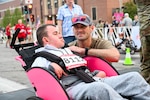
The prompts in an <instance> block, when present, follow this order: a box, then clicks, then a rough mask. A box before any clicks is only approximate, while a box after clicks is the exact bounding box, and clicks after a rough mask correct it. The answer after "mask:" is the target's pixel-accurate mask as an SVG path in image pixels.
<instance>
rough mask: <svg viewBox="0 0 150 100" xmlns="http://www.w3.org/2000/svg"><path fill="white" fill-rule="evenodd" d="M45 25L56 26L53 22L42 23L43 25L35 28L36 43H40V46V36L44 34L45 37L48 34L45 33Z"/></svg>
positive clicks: (41, 42)
mask: <svg viewBox="0 0 150 100" xmlns="http://www.w3.org/2000/svg"><path fill="white" fill-rule="evenodd" d="M47 26H54V27H56V25H53V24H44V25H42V26H40V27H39V28H38V29H37V32H36V37H37V41H38V44H39V45H41V46H43V41H42V38H43V37H44V36H46V37H47V36H48V35H47V30H46V28H47Z"/></svg>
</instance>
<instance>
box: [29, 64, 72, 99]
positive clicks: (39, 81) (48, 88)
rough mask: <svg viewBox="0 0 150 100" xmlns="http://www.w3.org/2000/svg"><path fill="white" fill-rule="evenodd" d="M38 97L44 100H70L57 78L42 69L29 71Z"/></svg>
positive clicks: (36, 68)
mask: <svg viewBox="0 0 150 100" xmlns="http://www.w3.org/2000/svg"><path fill="white" fill-rule="evenodd" d="M27 75H28V78H29V80H30V82H31V83H32V85H33V86H34V88H35V91H36V94H37V96H38V97H40V98H42V99H43V100H69V96H68V95H67V93H66V91H65V90H64V88H63V87H62V85H61V84H60V82H59V81H58V80H57V79H56V78H55V76H54V75H53V74H52V73H51V72H49V71H47V70H45V69H44V68H41V67H33V68H31V69H29V70H27Z"/></svg>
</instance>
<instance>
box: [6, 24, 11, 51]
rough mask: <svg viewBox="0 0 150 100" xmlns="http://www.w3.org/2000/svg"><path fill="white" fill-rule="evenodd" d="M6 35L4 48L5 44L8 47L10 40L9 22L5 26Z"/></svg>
mask: <svg viewBox="0 0 150 100" xmlns="http://www.w3.org/2000/svg"><path fill="white" fill-rule="evenodd" d="M6 35H7V41H6V48H7V46H9V47H10V40H11V24H10V23H9V24H8V25H7V26H6Z"/></svg>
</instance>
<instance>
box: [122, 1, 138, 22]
mask: <svg viewBox="0 0 150 100" xmlns="http://www.w3.org/2000/svg"><path fill="white" fill-rule="evenodd" d="M123 5H124V13H129V15H130V17H131V18H132V19H133V18H134V16H135V15H136V14H137V6H136V5H135V4H134V2H133V1H132V0H130V1H129V2H126V3H124V4H123Z"/></svg>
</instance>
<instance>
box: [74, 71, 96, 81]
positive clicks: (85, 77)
mask: <svg viewBox="0 0 150 100" xmlns="http://www.w3.org/2000/svg"><path fill="white" fill-rule="evenodd" d="M76 75H77V76H78V77H79V78H80V79H82V80H83V81H84V82H86V83H91V82H94V81H95V80H94V79H93V78H92V77H91V76H90V75H88V74H87V73H85V71H84V70H77V71H76Z"/></svg>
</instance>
